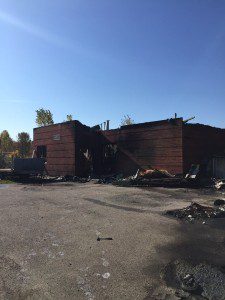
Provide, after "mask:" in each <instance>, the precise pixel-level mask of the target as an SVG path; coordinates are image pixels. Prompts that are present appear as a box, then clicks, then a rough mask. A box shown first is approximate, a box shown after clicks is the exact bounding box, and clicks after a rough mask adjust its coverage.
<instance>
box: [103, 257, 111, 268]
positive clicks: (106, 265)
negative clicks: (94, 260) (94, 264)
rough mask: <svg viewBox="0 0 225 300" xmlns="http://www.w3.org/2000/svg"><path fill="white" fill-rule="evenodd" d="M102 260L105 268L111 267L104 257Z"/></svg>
mask: <svg viewBox="0 0 225 300" xmlns="http://www.w3.org/2000/svg"><path fill="white" fill-rule="evenodd" d="M101 260H102V264H103V266H104V267H108V266H109V262H108V261H107V260H106V259H105V258H104V257H103V258H101Z"/></svg>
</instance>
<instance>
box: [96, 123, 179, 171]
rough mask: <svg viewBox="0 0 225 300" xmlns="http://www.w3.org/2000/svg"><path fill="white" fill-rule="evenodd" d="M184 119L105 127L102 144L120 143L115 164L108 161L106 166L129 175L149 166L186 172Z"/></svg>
mask: <svg viewBox="0 0 225 300" xmlns="http://www.w3.org/2000/svg"><path fill="white" fill-rule="evenodd" d="M182 122H183V121H182V119H172V120H165V121H158V122H149V123H142V124H136V125H129V126H123V127H121V128H120V129H116V130H108V131H102V132H101V136H102V137H101V144H102V147H104V146H105V145H107V144H112V145H116V146H117V153H116V157H114V162H113V164H112V165H111V166H110V163H107V164H106V166H105V167H106V168H107V170H110V168H111V172H122V173H123V174H126V175H127V174H134V173H135V172H136V171H137V169H145V168H156V169H166V170H168V171H169V172H171V173H172V174H178V173H183V157H182V156H183V151H182ZM102 151H103V150H102ZM103 153H104V151H103ZM107 170H105V171H107Z"/></svg>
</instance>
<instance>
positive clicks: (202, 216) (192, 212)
mask: <svg viewBox="0 0 225 300" xmlns="http://www.w3.org/2000/svg"><path fill="white" fill-rule="evenodd" d="M166 215H168V216H172V217H174V218H177V219H180V220H184V221H189V222H193V221H194V220H200V221H201V220H206V219H212V218H225V206H224V205H221V206H219V207H211V206H203V205H200V204H198V203H196V202H193V203H191V205H189V206H187V207H185V208H182V209H176V210H168V211H167V212H166Z"/></svg>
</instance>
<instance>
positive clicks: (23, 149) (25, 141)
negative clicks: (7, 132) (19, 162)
mask: <svg viewBox="0 0 225 300" xmlns="http://www.w3.org/2000/svg"><path fill="white" fill-rule="evenodd" d="M17 146H18V150H19V156H21V157H27V156H29V154H30V150H31V139H30V135H29V133H27V132H20V133H18V136H17Z"/></svg>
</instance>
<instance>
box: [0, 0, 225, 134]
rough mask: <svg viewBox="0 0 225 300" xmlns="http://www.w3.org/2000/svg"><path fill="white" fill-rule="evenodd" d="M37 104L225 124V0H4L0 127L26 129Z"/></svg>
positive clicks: (77, 112)
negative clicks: (194, 118)
mask: <svg viewBox="0 0 225 300" xmlns="http://www.w3.org/2000/svg"><path fill="white" fill-rule="evenodd" d="M40 107H43V108H45V109H50V110H51V111H52V113H53V115H54V121H55V122H61V121H63V120H65V118H66V115H67V114H72V115H73V117H74V119H78V120H80V121H81V122H83V123H85V124H87V125H95V124H99V123H101V122H103V121H104V120H106V119H109V120H111V126H112V127H117V126H118V125H119V123H120V121H121V118H122V117H123V115H124V114H129V115H130V116H131V117H132V118H133V119H134V120H135V122H145V121H151V120H152V121H153V120H160V119H165V118H170V117H172V116H173V115H174V113H175V112H176V113H177V114H178V116H183V117H184V118H188V117H191V116H196V120H195V121H196V122H199V123H201V122H202V123H206V124H210V125H214V126H219V127H225V1H224V0H163V1H162V0H36V1H35V0H32V1H31V0H19V1H18V0H0V131H1V130H3V129H8V130H9V132H10V134H11V135H12V136H13V137H15V136H16V134H17V133H18V132H20V131H28V132H30V133H31V134H32V128H33V127H35V110H36V109H37V108H40Z"/></svg>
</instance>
